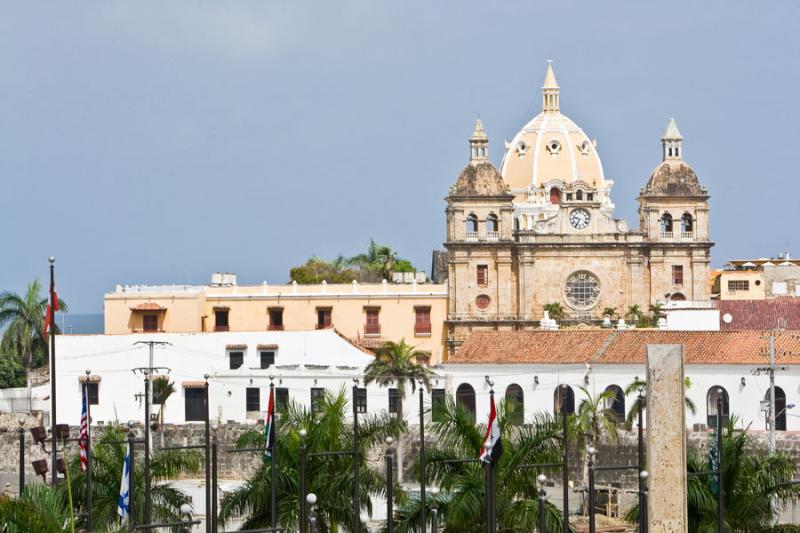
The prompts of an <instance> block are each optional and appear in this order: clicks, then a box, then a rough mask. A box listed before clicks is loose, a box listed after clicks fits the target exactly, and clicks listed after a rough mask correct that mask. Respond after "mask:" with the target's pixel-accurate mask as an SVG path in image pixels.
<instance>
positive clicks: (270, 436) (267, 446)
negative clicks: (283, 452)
mask: <svg viewBox="0 0 800 533" xmlns="http://www.w3.org/2000/svg"><path fill="white" fill-rule="evenodd" d="M274 445H275V388H274V387H270V388H269V406H268V407H267V416H266V417H265V418H264V460H265V461H270V460H272V447H273V446H274Z"/></svg>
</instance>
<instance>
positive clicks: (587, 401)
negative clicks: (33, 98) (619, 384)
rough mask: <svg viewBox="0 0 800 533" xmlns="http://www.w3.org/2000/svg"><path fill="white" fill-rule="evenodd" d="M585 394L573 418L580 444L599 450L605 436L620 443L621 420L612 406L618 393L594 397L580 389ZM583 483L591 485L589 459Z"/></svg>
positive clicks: (602, 393)
mask: <svg viewBox="0 0 800 533" xmlns="http://www.w3.org/2000/svg"><path fill="white" fill-rule="evenodd" d="M578 388H579V389H580V390H581V392H582V393H583V396H584V398H583V400H581V403H580V405H579V406H578V410H577V411H576V412H575V415H574V416H573V419H572V421H573V430H574V433H575V434H576V435H577V436H578V437H579V438H580V440H579V444H580V445H581V446H582V447H583V448H584V449H587V448H588V447H589V446H590V445H591V446H592V447H593V448H595V449H597V443H598V441H599V440H600V438H601V437H603V436H605V437H607V438H608V439H609V440H611V441H612V442H614V443H617V442H618V441H619V425H620V420H619V418H618V417H617V414H616V413H615V412H614V410H613V409H611V405H612V404H613V402H614V400H616V398H617V396H616V392H615V391H614V390H612V389H606V390H605V391H603V392H601V393H600V394H597V395H595V396H592V393H590V392H589V389H587V388H586V387H583V386H581V387H578ZM583 481H584V484H585V485H587V486H588V485H589V462H588V457H587V458H585V459H584V463H583Z"/></svg>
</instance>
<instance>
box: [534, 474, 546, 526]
mask: <svg viewBox="0 0 800 533" xmlns="http://www.w3.org/2000/svg"><path fill="white" fill-rule="evenodd" d="M536 483H537V484H538V485H539V533H545V528H546V527H547V521H546V520H545V516H544V499H545V497H546V496H547V492H545V490H544V484H545V483H547V476H545V475H544V474H539V475H538V476H536Z"/></svg>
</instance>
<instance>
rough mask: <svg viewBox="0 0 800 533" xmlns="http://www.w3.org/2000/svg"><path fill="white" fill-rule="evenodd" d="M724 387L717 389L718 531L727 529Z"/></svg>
mask: <svg viewBox="0 0 800 533" xmlns="http://www.w3.org/2000/svg"><path fill="white" fill-rule="evenodd" d="M723 394H725V391H724V390H723V389H721V388H720V389H717V531H719V532H720V533H721V532H722V531H725V487H724V485H723V483H724V479H723V475H722V473H723V468H722V459H723V456H724V454H723V450H722V445H723V442H722V395H723Z"/></svg>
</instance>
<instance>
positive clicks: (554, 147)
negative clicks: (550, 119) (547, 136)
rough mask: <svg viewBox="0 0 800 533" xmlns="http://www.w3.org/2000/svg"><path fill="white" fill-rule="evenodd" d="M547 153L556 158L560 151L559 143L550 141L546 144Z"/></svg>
mask: <svg viewBox="0 0 800 533" xmlns="http://www.w3.org/2000/svg"><path fill="white" fill-rule="evenodd" d="M547 151H548V152H550V155H552V156H554V157H555V156H557V155H558V152H560V151H561V143H560V142H558V141H557V140H556V139H552V140H550V142H548V143H547Z"/></svg>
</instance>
